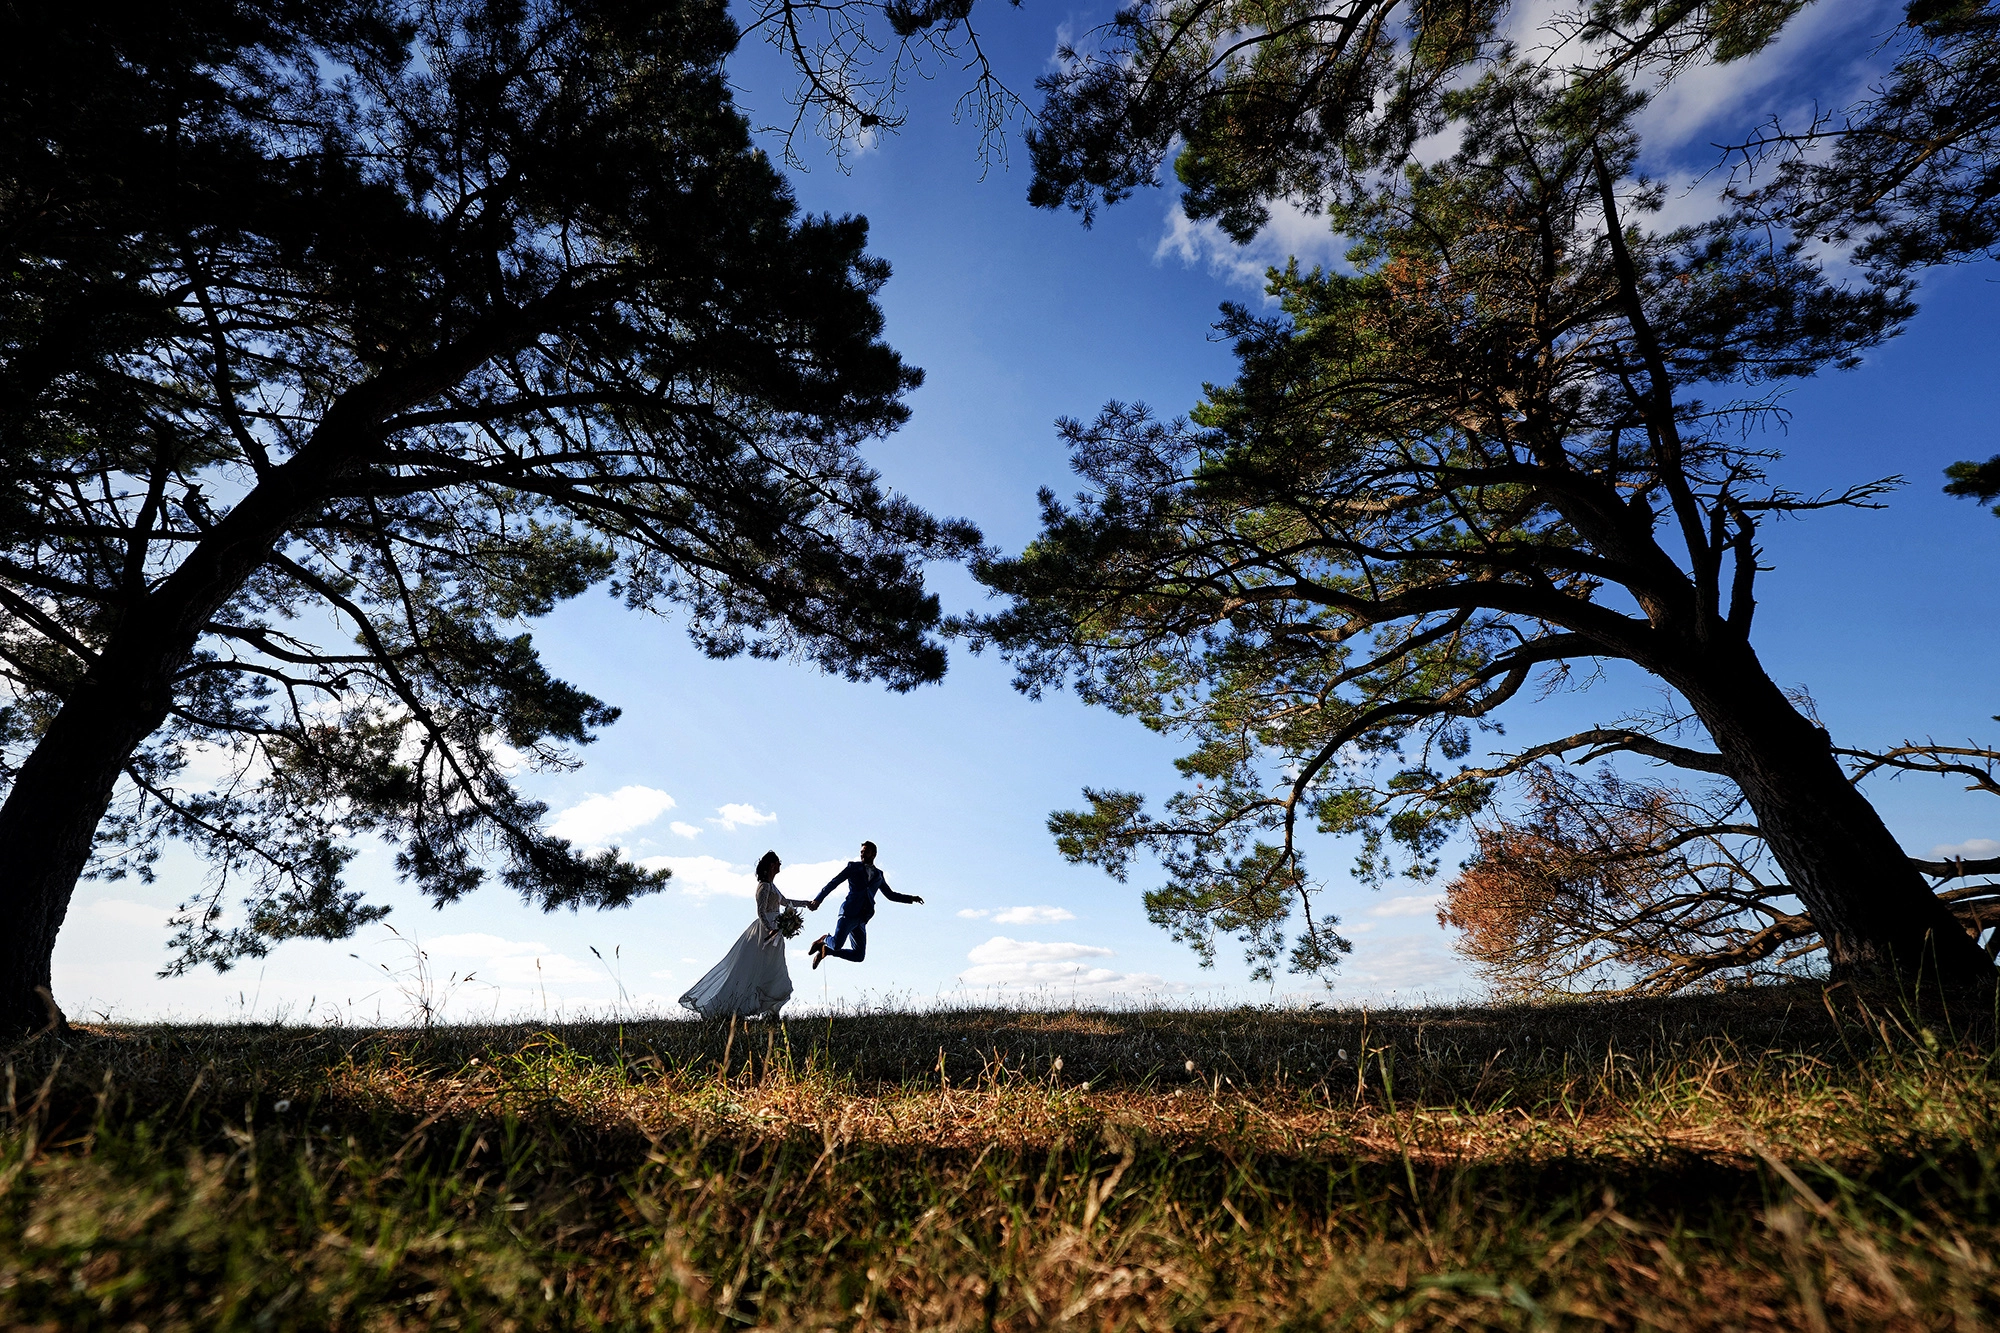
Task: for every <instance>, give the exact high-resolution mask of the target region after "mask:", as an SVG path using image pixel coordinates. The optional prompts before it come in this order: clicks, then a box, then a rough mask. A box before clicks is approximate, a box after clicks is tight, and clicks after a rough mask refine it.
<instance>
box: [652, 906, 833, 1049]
mask: <svg viewBox="0 0 2000 1333" xmlns="http://www.w3.org/2000/svg"><path fill="white" fill-rule="evenodd" d="M811 906H812V900H811V899H810V898H787V897H786V896H785V895H784V894H782V893H779V892H778V886H777V885H775V884H773V883H771V882H770V881H768V880H766V881H764V882H763V883H760V884H758V886H757V919H756V920H755V921H752V922H751V923H750V925H749V928H748V929H746V930H745V931H744V932H743V933H742V934H741V935H739V936H737V937H736V943H735V944H734V945H732V946H731V947H730V950H729V952H728V953H726V954H724V955H723V956H722V961H721V962H719V963H717V964H716V965H715V966H714V967H711V968H710V969H708V975H706V976H704V977H703V978H702V979H701V980H700V981H697V982H695V983H694V985H692V986H690V987H688V991H687V994H685V995H683V996H681V1006H682V1007H683V1008H686V1009H692V1010H694V1011H695V1012H696V1013H698V1014H700V1015H701V1016H702V1017H703V1018H727V1017H729V1016H730V1015H731V1014H738V1015H742V1016H744V1017H748V1016H749V1015H751V1014H764V1015H767V1016H770V1017H776V1016H777V1013H778V1008H779V1006H781V1005H782V1004H784V1002H785V1001H786V1000H789V999H791V998H792V973H791V969H789V968H787V967H786V966H785V937H784V936H783V935H780V934H779V933H778V913H780V912H782V911H784V910H785V909H786V908H787V907H811Z"/></svg>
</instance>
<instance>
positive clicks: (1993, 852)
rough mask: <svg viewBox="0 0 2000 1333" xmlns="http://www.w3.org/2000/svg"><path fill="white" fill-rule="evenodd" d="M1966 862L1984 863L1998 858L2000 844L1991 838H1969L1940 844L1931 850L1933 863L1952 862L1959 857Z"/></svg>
mask: <svg viewBox="0 0 2000 1333" xmlns="http://www.w3.org/2000/svg"><path fill="white" fill-rule="evenodd" d="M1961 856H1962V857H1964V858H1965V859H1966V860H1968V861H1984V860H1987V859H1988V858H1990V857H1995V856H2000V842H1996V841H1994V840H1993V839H1992V838H1971V839H1968V840H1967V841H1965V842H1941V843H1939V844H1938V845H1937V846H1935V847H1933V848H1931V855H1930V859H1931V860H1933V861H1953V860H1956V859H1957V858H1959V857H1961Z"/></svg>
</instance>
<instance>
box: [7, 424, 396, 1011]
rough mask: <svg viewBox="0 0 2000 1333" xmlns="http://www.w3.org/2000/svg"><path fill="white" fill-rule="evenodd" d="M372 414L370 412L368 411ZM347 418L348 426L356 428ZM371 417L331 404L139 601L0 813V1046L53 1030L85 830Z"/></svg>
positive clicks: (358, 445) (356, 449)
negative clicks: (294, 450) (239, 598)
mask: <svg viewBox="0 0 2000 1333" xmlns="http://www.w3.org/2000/svg"><path fill="white" fill-rule="evenodd" d="M369 406H370V407H372V406H373V405H372V404H370V405H369ZM357 418H358V420H357ZM375 419H379V411H378V412H377V413H376V414H375V415H370V414H366V413H364V412H362V411H360V410H357V409H355V408H353V407H351V406H348V407H345V408H344V407H343V405H339V404H337V405H336V406H335V407H334V408H332V409H331V410H329V411H328V413H327V415H326V417H325V418H324V419H323V420H322V422H321V424H320V427H319V429H318V430H317V431H315V432H314V435H313V439H312V441H311V442H310V443H309V444H308V445H307V446H306V447H305V448H303V449H301V450H300V451H299V452H298V454H297V455H296V456H295V457H293V458H292V459H291V460H290V461H288V462H286V463H285V464H283V465H282V466H280V467H277V468H275V469H273V470H272V471H271V473H270V474H269V475H268V476H267V477H266V478H265V479H264V480H263V481H262V482H260V483H259V484H258V486H257V488H256V489H255V490H253V491H251V493H250V494H249V495H247V496H245V497H244V498H243V500H242V501H241V502H240V503H239V504H237V506H236V507H235V508H234V509H232V510H230V511H229V513H228V515H227V516H225V517H224V518H223V519H222V520H221V521H220V522H218V523H217V524H216V525H215V526H214V527H213V528H212V529H210V530H209V532H208V535H207V536H206V537H204V538H203V540H202V541H201V543H200V544H199V545H197V546H196V547H195V548H194V550H192V551H191V552H189V553H188V556H187V558H186V559H185V560H183V561H182V562H181V564H180V565H179V567H177V568H176V569H175V570H174V572H173V573H172V574H170V575H169V576H168V577H167V578H166V579H165V581H163V582H162V583H161V584H160V585H159V587H158V588H156V589H155V590H154V591H153V592H151V593H150V594H147V595H145V596H143V597H140V598H137V599H135V601H134V604H133V605H132V606H131V607H130V608H129V609H128V610H127V611H126V613H125V614H124V616H123V617H122V618H121V620H120V622H119V624H118V625H117V627H116V628H115V629H113V630H112V632H111V635H110V637H109V638H108V639H107V640H106V642H105V644H104V646H103V648H102V649H101V650H100V651H99V653H98V655H97V658H96V660H95V662H94V663H93V664H92V665H91V667H90V670H89V672H88V674H86V675H85V677H84V679H83V682H82V684H80V685H78V686H77V688H76V689H75V690H74V691H73V692H72V693H71V694H70V696H69V698H67V699H65V700H64V701H63V706H62V708H61V709H60V710H59V711H58V712H57V713H56V716H55V720H54V721H53V722H51V723H50V724H49V729H48V730H47V731H46V732H44V733H43V734H42V738H41V740H40V741H38V742H37V743H36V745H35V749H34V752H33V753H32V754H30V755H29V756H28V759H27V762H26V763H24V764H22V765H21V770H20V772H19V773H17V774H16V775H15V778H14V785H13V788H12V790H10V791H9V792H8V793H7V800H6V803H5V804H4V805H0V867H4V869H0V1037H7V1036H18V1035H21V1034H23V1033H27V1032H34V1031H37V1030H39V1029H41V1028H43V1027H45V1026H47V1025H48V1024H49V1023H50V1021H51V1018H52V1017H54V1018H55V1021H57V1022H60V1021H61V1019H60V1011H59V1010H56V1011H55V1013H54V1014H53V1015H52V1013H51V1009H52V1006H53V1004H54V1001H53V999H52V998H51V995H52V991H53V987H52V986H51V985H50V976H49V965H50V961H51V957H52V955H53V952H54V950H55V943H56V932H57V931H59V930H60V929H61V928H62V923H63V918H64V917H65V916H67V915H68V914H69V902H70V898H71V896H72V895H73V894H74V893H75V891H76V881H77V877H78V876H80V875H81V874H82V873H83V870H84V867H85V866H86V865H88V864H89V862H90V852H91V845H92V841H93V839H94V838H95V836H96V832H97V825H98V823H99V822H100V821H101V820H102V819H103V818H104V812H105V810H106V809H107V808H108V807H109V806H110V803H111V796H112V793H113V791H114V790H115V789H116V787H117V785H118V778H119V775H120V774H121V773H122V772H123V771H124V769H125V764H126V762H127V761H128V760H130V759H131V757H132V753H133V751H134V750H136V749H137V748H138V747H139V746H140V745H141V744H142V743H144V741H145V739H146V737H148V736H150V735H151V734H152V733H153V732H154V731H156V730H157V729H158V728H159V727H160V725H161V724H162V723H163V722H165V721H166V718H167V713H168V711H169V710H170V709H171V708H172V706H173V690H174V678H175V676H176V674H177V673H178V672H179V671H180V669H181V668H182V667H183V666H184V665H185V664H186V663H187V660H188V657H189V655H190V654H192V653H193V651H194V646H195V643H196V642H197V641H198V640H199V639H200V637H201V635H202V632H203V631H204V630H205V628H206V627H207V625H208V622H209V619H210V617H212V616H214V615H215V613H216V612H217V611H218V610H220V609H221V608H222V606H223V604H224V603H226V602H227V601H228V600H229V599H230V598H231V597H233V596H235V595H236V593H237V591H238V590H239V589H241V588H242V587H243V584H244V582H245V580H247V579H248V578H249V577H250V575H251V573H252V572H253V571H255V570H256V569H257V567H258V566H259V565H261V564H262V563H263V562H264V561H265V560H266V559H267V558H269V556H270V553H271V550H272V548H273V547H274V546H275V545H276V544H277V542H278V541H280V540H281V539H282V538H283V536H284V533H285V531H286V529H287V528H289V527H290V526H291V524H292V523H294V522H295V521H296V520H297V518H298V516H299V515H300V514H301V513H302V512H306V511H308V510H310V509H312V508H313V507H314V506H316V505H318V504H320V503H321V502H322V501H323V499H324V496H325V494H326V488H327V486H328V484H329V482H330V481H331V480H332V479H333V478H335V477H337V476H338V475H340V474H341V473H342V472H344V471H345V470H347V469H348V468H350V467H353V466H354V465H355V464H356V462H357V460H358V458H359V457H360V456H361V454H362V452H363V449H364V447H365V445H366V444H367V443H369V442H370V441H371V440H372V439H373V438H374V436H375V430H374V420H375Z"/></svg>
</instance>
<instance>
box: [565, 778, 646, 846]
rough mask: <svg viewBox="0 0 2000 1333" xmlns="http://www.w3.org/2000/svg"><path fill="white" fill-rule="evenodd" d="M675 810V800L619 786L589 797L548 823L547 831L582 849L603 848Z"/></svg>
mask: <svg viewBox="0 0 2000 1333" xmlns="http://www.w3.org/2000/svg"><path fill="white" fill-rule="evenodd" d="M673 808H674V798H673V797H671V796H669V795H667V794H666V793H665V792H663V791H657V790H655V789H654V788H652V787H620V788H619V789H618V790H617V791H615V792H612V793H611V794H610V795H609V796H602V795H591V796H586V797H585V798H584V799H583V800H581V801H579V802H577V803H576V804H575V805H573V806H571V807H570V808H569V809H567V810H565V811H563V812H562V813H561V814H559V815H557V816H556V817H555V818H554V819H553V820H551V821H550V822H549V832H550V833H553V834H554V835H555V836H556V837H558V838H567V839H569V840H570V841H571V842H573V843H576V844H578V845H579V846H582V847H604V846H607V845H609V844H610V842H611V840H612V839H613V838H616V837H617V836H618V835H619V834H621V833H630V832H631V831H632V830H633V829H637V828H644V827H645V826H646V825H648V824H650V823H652V822H653V821H654V820H656V819H658V818H659V817H660V816H661V815H663V814H665V813H666V812H667V811H669V810H671V809H673Z"/></svg>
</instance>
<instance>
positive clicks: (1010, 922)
mask: <svg viewBox="0 0 2000 1333" xmlns="http://www.w3.org/2000/svg"><path fill="white" fill-rule="evenodd" d="M958 914H959V915H960V916H962V917H964V918H965V919H966V920H968V921H979V920H982V919H984V918H986V917H992V918H993V924H995V925H996V926H1044V925H1050V924H1052V923H1054V922H1057V921H1074V920H1076V913H1075V912H1072V911H1070V910H1069V909H1068V908H1066V907H1001V908H992V907H961V908H959V909H958Z"/></svg>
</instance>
